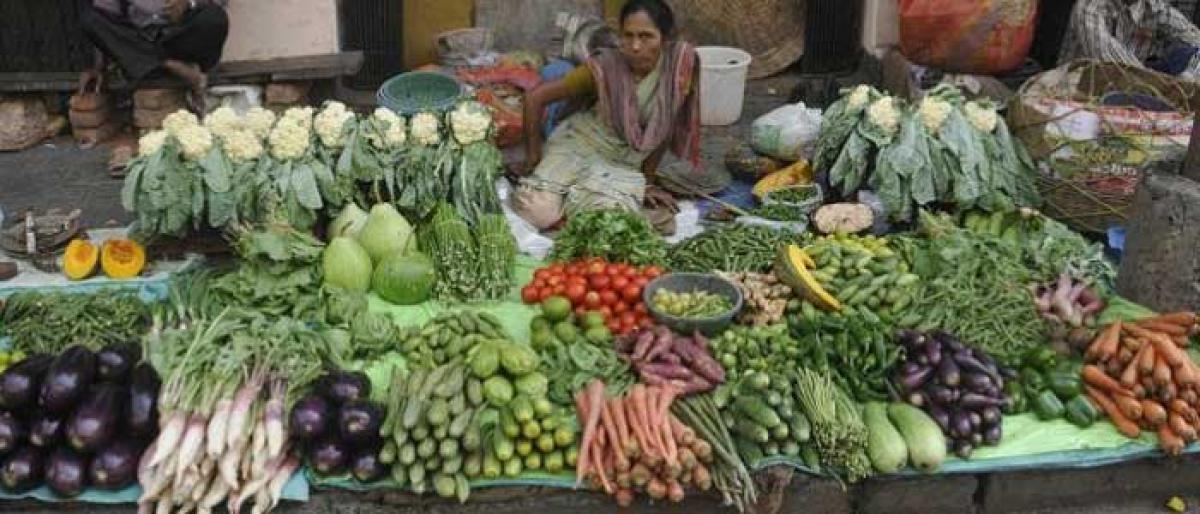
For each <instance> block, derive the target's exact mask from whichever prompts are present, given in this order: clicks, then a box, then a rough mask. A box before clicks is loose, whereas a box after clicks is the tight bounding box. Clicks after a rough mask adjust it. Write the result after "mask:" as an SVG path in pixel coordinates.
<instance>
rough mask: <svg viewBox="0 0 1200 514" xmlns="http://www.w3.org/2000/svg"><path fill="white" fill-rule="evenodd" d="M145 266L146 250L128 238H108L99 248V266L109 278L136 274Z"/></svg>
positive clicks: (131, 276) (129, 276) (120, 277)
mask: <svg viewBox="0 0 1200 514" xmlns="http://www.w3.org/2000/svg"><path fill="white" fill-rule="evenodd" d="M145 266H146V250H145V249H143V248H142V245H139V244H137V243H135V242H133V241H131V240H128V239H109V240H108V241H105V242H104V246H102V247H101V250H100V267H101V268H103V269H104V274H105V275H108V277H109V278H115V279H126V278H133V277H136V276H138V274H140V273H141V272H142V268H144V267H145Z"/></svg>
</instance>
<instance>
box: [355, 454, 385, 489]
mask: <svg viewBox="0 0 1200 514" xmlns="http://www.w3.org/2000/svg"><path fill="white" fill-rule="evenodd" d="M387 473H388V467H387V466H386V465H384V464H383V463H382V462H379V448H378V446H371V447H367V448H363V449H361V450H359V451H357V452H355V454H354V456H353V457H352V458H351V460H350V474H352V475H354V478H355V479H357V480H358V481H359V482H362V483H364V484H369V483H371V482H375V481H377V480H379V479H381V478H383V477H384V475H386V474H387Z"/></svg>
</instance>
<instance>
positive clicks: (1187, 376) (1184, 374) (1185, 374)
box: [1175, 361, 1200, 387]
mask: <svg viewBox="0 0 1200 514" xmlns="http://www.w3.org/2000/svg"><path fill="white" fill-rule="evenodd" d="M1198 378H1200V377H1197V373H1196V365H1195V364H1194V363H1192V362H1191V361H1188V362H1184V363H1183V365H1182V366H1180V367H1178V368H1175V383H1176V384H1179V385H1180V386H1182V387H1187V386H1193V385H1196V381H1197V379H1198Z"/></svg>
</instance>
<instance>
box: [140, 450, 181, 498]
mask: <svg viewBox="0 0 1200 514" xmlns="http://www.w3.org/2000/svg"><path fill="white" fill-rule="evenodd" d="M174 464H175V455H174V454H171V455H170V456H168V457H167V460H166V461H163V463H162V466H161V467H159V468H158V470H157V472H156V473H154V474H153V475H151V477H150V482H149V483H148V484H142V497H141V498H140V499H139V500H138V501H154V500H158V499H161V498H162V497H163V496H164V495H166V494H167V491H168V489H169V488H170V487H171V480H172V479H173V478H174V476H173V475H172V474H171V473H167V472H166V470H169V469H172V466H174ZM168 500H170V498H168Z"/></svg>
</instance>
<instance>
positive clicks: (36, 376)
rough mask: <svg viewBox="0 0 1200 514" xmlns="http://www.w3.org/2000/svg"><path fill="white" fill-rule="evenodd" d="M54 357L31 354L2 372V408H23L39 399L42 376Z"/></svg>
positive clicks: (0, 393)
mask: <svg viewBox="0 0 1200 514" xmlns="http://www.w3.org/2000/svg"><path fill="white" fill-rule="evenodd" d="M53 362H54V357H51V356H49V355H40V354H39V355H30V356H29V357H26V358H24V359H22V360H21V362H18V363H16V364H13V365H12V366H9V368H8V369H6V370H4V373H0V408H4V409H12V410H15V409H21V408H24V407H27V406H29V405H32V404H33V403H34V402H35V401H37V395H38V389H39V388H40V387H41V383H42V377H44V376H45V375H46V371H47V370H49V369H50V364H52V363H53Z"/></svg>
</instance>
